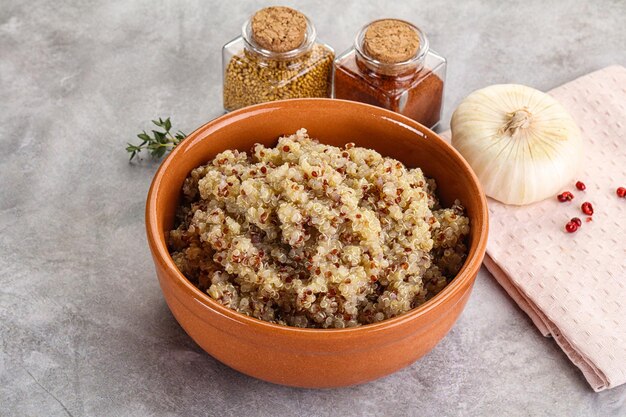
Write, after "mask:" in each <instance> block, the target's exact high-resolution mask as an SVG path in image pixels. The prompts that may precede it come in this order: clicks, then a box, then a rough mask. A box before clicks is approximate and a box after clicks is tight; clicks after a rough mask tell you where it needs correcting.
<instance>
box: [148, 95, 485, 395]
mask: <svg viewBox="0 0 626 417" xmlns="http://www.w3.org/2000/svg"><path fill="white" fill-rule="evenodd" d="M301 127H305V128H307V129H308V131H309V134H310V135H311V137H314V138H317V139H318V140H320V141H321V142H323V143H327V144H332V145H337V146H342V145H344V144H346V143H347V142H354V143H355V144H356V145H357V146H363V147H367V148H372V149H375V150H377V151H378V152H380V153H381V154H382V155H383V156H390V157H392V158H396V159H398V160H400V161H402V162H403V163H405V164H406V165H407V166H408V167H417V166H418V167H421V168H422V169H423V170H424V173H425V174H426V175H427V176H429V177H434V178H435V179H436V181H437V184H438V194H439V196H440V198H441V200H442V201H443V202H444V203H445V204H450V203H451V202H452V201H453V200H454V199H455V198H458V199H460V200H461V202H462V204H463V205H464V206H465V207H466V209H467V213H468V215H469V217H470V222H471V223H470V224H471V234H470V237H469V239H470V249H469V255H468V257H467V261H466V262H465V265H464V266H463V268H462V269H461V271H460V272H459V274H458V275H457V276H456V278H454V280H453V281H452V282H451V283H450V284H449V285H448V286H447V287H446V288H445V289H444V290H443V291H442V292H440V293H439V294H438V295H437V296H435V297H434V298H433V299H431V300H430V301H428V302H427V303H425V304H424V305H422V306H420V307H418V308H416V309H414V310H411V311H410V312H408V313H406V314H403V315H401V316H398V317H396V318H393V319H389V320H385V321H382V322H380V323H376V324H370V325H367V326H362V327H356V328H349V329H328V330H322V329H299V328H293V327H287V326H280V325H276V324H271V323H267V322H264V321H261V320H258V319H255V318H252V317H248V316H245V315H243V314H240V313H237V312H235V311H234V310H231V309H228V308H226V307H224V306H222V305H220V304H218V303H217V302H215V301H214V300H213V299H211V298H210V297H209V296H208V295H207V294H205V293H203V292H201V291H200V290H198V289H197V288H196V287H195V286H194V285H193V284H192V283H191V282H189V281H188V280H187V279H186V278H185V277H184V276H183V275H182V274H181V273H180V272H179V271H178V269H177V268H176V266H175V265H174V262H173V261H172V258H171V257H170V255H169V252H168V249H167V245H166V241H165V232H166V231H167V230H169V229H170V228H171V227H172V224H173V220H174V212H175V210H176V207H177V204H178V201H179V197H180V194H181V186H182V183H183V180H184V179H185V177H186V176H187V175H188V174H189V172H190V171H191V170H192V169H193V168H195V167H197V166H199V165H201V164H203V163H205V162H207V161H208V160H210V159H211V158H213V157H214V156H215V155H216V154H217V153H219V152H221V151H223V150H225V149H233V148H236V149H239V150H244V151H248V150H249V149H250V147H251V146H252V145H253V144H254V143H255V142H260V143H263V144H265V145H274V144H275V143H276V141H277V138H278V137H279V136H281V135H284V134H292V133H294V132H295V131H296V130H297V129H299V128H301ZM487 226H488V224H487V203H486V200H485V196H484V194H483V192H482V190H481V188H480V185H479V183H478V180H477V178H476V176H475V175H474V173H473V172H472V170H471V169H470V167H469V165H468V164H467V163H466V162H465V160H463V158H462V157H461V156H460V155H459V154H458V153H457V152H456V151H455V150H454V149H453V148H452V147H451V146H450V145H448V144H447V143H445V142H444V141H443V140H442V139H441V138H440V137H439V136H437V135H436V134H435V133H433V132H432V131H431V130H429V129H427V128H425V127H423V126H422V125H420V124H418V123H416V122H414V121H413V120H410V119H408V118H406V117H404V116H401V115H399V114H396V113H393V112H391V111H387V110H384V109H380V108H378V107H373V106H369V105H366V104H360V103H356V102H350V101H343V100H330V99H302V100H288V101H282V102H272V103H265V104H261V105H257V106H252V107H248V108H245V109H242V110H239V111H235V112H232V113H229V114H227V115H224V116H222V117H219V118H217V119H215V120H213V121H211V122H209V123H207V124H205V125H204V126H202V127H201V128H199V129H197V130H196V131H195V132H193V133H192V134H191V135H189V137H188V138H187V139H186V140H185V141H184V142H183V143H182V144H180V145H179V146H178V147H177V148H176V149H175V150H174V151H173V152H172V153H171V154H170V155H169V156H168V157H167V159H166V160H165V161H164V162H163V163H162V165H161V167H160V168H159V170H158V171H157V173H156V175H155V176H154V180H153V181H152V186H151V187H150V192H149V194H148V201H147V206H146V229H147V234H148V242H149V244H150V250H151V251H152V256H153V258H154V263H155V265H156V271H157V275H158V277H159V282H160V284H161V289H162V290H163V295H164V296H165V300H166V301H167V304H168V306H169V308H170V310H171V311H172V313H173V314H174V317H176V320H178V322H179V323H180V325H181V326H182V327H183V329H184V330H185V331H186V332H187V334H189V336H191V337H192V338H193V340H194V341H195V342H196V343H198V345H200V346H201V347H202V348H203V349H204V350H205V351H207V352H208V353H209V354H210V355H211V356H213V357H215V358H216V359H218V360H220V361H221V362H223V363H225V364H226V365H228V366H230V367H232V368H234V369H236V370H238V371H240V372H243V373H244V374H247V375H250V376H253V377H256V378H259V379H262V380H265V381H270V382H274V383H277V384H284V385H291V386H297V387H311V388H323V387H339V386H346V385H352V384H358V383H362V382H366V381H369V380H372V379H375V378H379V377H382V376H384V375H388V374H390V373H392V372H394V371H397V370H398V369H401V368H403V367H405V366H407V365H409V364H411V363H413V362H414V361H415V360H417V359H419V358H420V357H422V356H424V355H425V354H426V353H428V352H429V351H430V350H431V349H432V348H433V347H434V346H435V345H436V344H437V343H438V342H439V341H440V340H441V339H442V338H443V337H444V336H445V335H446V333H448V331H449V330H450V328H451V327H452V325H453V324H454V322H455V321H456V319H457V318H458V317H459V314H461V311H462V310H463V307H464V306H465V303H466V301H467V299H468V297H469V295H470V292H471V289H472V285H473V283H474V279H475V278H476V274H477V273H478V270H479V268H480V265H481V262H482V259H483V256H484V253H485V246H486V243H487ZM444 366H445V365H444Z"/></svg>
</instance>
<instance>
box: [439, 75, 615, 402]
mask: <svg viewBox="0 0 626 417" xmlns="http://www.w3.org/2000/svg"><path fill="white" fill-rule="evenodd" d="M549 94H550V95H551V96H553V97H554V98H556V99H557V100H558V101H559V102H560V103H561V104H562V105H563V106H565V108H566V109H567V110H568V111H569V112H570V114H571V115H572V117H573V118H574V120H575V121H576V122H577V123H578V126H579V127H580V129H581V131H582V134H583V143H584V145H583V146H584V151H583V152H584V158H583V163H582V164H581V167H580V170H579V172H578V174H577V177H576V178H575V179H574V180H573V182H572V183H571V184H568V185H566V186H564V187H563V191H565V190H570V191H572V193H573V194H574V195H575V198H574V200H573V201H571V202H567V203H560V202H558V201H557V198H556V196H554V198H550V199H547V200H544V201H541V202H539V203H535V204H532V205H529V206H523V207H516V206H508V205H505V204H502V203H499V202H497V201H495V200H492V199H489V213H490V225H489V228H490V235H489V242H488V244H487V255H486V256H485V266H486V267H487V269H488V270H489V271H490V272H491V273H492V274H493V276H494V277H495V278H496V280H497V281H498V282H499V283H500V285H502V287H504V289H505V290H506V291H507V292H508V293H509V295H510V296H511V297H512V298H513V300H514V301H515V302H516V303H517V304H518V305H519V306H520V308H521V309H522V310H523V311H524V312H526V314H528V315H529V316H530V318H531V319H532V321H533V323H534V324H535V325H536V326H537V328H538V329H539V331H540V332H541V333H542V334H543V335H544V336H552V337H553V338H554V339H555V340H556V342H557V343H558V345H559V346H560V347H561V349H563V351H564V352H565V353H566V354H567V356H568V357H569V358H570V359H571V361H572V362H573V363H574V364H575V365H576V366H578V367H579V368H580V369H581V371H582V372H583V374H584V375H585V378H587V381H588V382H589V384H590V385H591V386H592V388H593V389H594V390H595V391H602V390H604V389H606V388H612V387H615V386H618V385H620V384H623V383H625V382H626V199H623V198H618V196H617V195H616V189H617V188H618V187H619V186H623V187H626V68H624V67H621V66H611V67H607V68H604V69H602V70H600V71H596V72H593V73H591V74H588V75H585V76H583V77H581V78H578V79H576V80H574V81H572V82H569V83H567V84H565V85H563V86H561V87H558V88H556V89H554V90H552V91H550V92H549ZM444 136H448V137H449V133H448V134H447V135H446V134H444ZM576 180H581V181H583V182H584V183H585V185H586V186H587V188H586V190H585V191H578V190H576V187H575V186H574V182H575V181H576ZM584 201H589V202H591V203H592V204H593V207H594V211H595V212H594V215H593V221H591V222H587V221H586V216H585V215H583V214H582V212H581V210H580V205H581V203H583V202H584ZM572 217H579V218H581V219H582V221H583V223H582V227H581V228H580V229H579V230H578V231H577V232H576V233H572V234H570V233H566V232H565V231H564V226H565V223H567V222H568V221H569V220H570V219H571V218H572Z"/></svg>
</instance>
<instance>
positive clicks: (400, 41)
mask: <svg viewBox="0 0 626 417" xmlns="http://www.w3.org/2000/svg"><path fill="white" fill-rule="evenodd" d="M445 73H446V60H445V59H444V58H443V57H441V56H440V55H438V54H437V53H436V52H434V51H432V50H430V49H429V45H428V39H427V38H426V35H425V34H424V33H423V32H422V31H421V30H420V29H419V28H417V27H416V26H414V25H412V24H410V23H408V22H405V21H402V20H396V19H383V20H376V21H374V22H372V23H370V24H368V25H366V26H365V27H364V28H363V29H361V31H360V32H359V34H358V35H357V37H356V40H355V44H354V47H353V48H351V49H350V50H348V51H347V52H345V53H344V54H342V55H341V56H339V57H338V58H337V59H336V60H335V84H334V94H335V98H339V99H345V100H354V101H360V102H363V103H368V104H373V105H375V106H379V107H384V108H386V109H389V110H393V111H395V112H398V113H401V114H403V115H405V116H408V117H410V118H412V119H414V120H416V121H418V122H419V123H422V124H423V125H424V126H426V127H429V128H434V127H435V126H436V125H437V124H438V123H439V120H440V119H441V108H442V104H443V89H444V80H445Z"/></svg>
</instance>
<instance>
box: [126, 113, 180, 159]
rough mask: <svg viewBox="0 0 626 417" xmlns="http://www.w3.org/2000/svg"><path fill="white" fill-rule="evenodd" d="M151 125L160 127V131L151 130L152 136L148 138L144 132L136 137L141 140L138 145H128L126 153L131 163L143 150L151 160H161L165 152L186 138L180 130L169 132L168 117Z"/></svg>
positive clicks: (169, 123) (170, 127)
mask: <svg viewBox="0 0 626 417" xmlns="http://www.w3.org/2000/svg"><path fill="white" fill-rule="evenodd" d="M152 123H154V124H155V125H156V126H157V127H160V128H161V129H162V131H159V130H152V135H153V136H150V135H149V134H148V133H146V131H145V130H144V131H142V132H141V133H140V134H138V135H137V137H138V138H139V139H141V143H140V144H138V145H133V144H132V143H128V144H127V145H128V146H126V151H127V152H129V153H130V160H131V161H132V160H133V158H135V156H137V154H139V153H140V152H141V151H142V150H144V149H146V150H147V151H148V152H149V153H150V155H151V156H152V158H153V159H159V158H162V157H163V155H165V153H166V152H168V151H171V150H172V149H174V148H175V147H176V145H178V144H179V143H180V142H181V141H182V140H183V139H185V137H187V135H186V134H185V133H183V132H182V131H180V130H179V131H178V132H176V133H172V132H171V129H172V122H171V121H170V118H169V117H168V118H167V119H165V120H163V119H161V118H160V117H159V120H153V121H152Z"/></svg>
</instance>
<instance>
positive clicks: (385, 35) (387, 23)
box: [363, 19, 420, 64]
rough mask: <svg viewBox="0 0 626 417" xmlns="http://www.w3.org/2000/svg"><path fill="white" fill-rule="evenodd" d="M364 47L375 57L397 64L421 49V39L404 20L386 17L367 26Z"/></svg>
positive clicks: (381, 60) (378, 59)
mask: <svg viewBox="0 0 626 417" xmlns="http://www.w3.org/2000/svg"><path fill="white" fill-rule="evenodd" d="M363 47H364V49H365V52H367V54H368V55H369V56H370V57H372V58H373V59H375V60H377V61H380V62H385V63H389V64H395V63H399V62H404V61H407V60H409V59H411V58H413V57H414V56H415V55H416V54H417V51H418V50H419V47H420V39H419V35H418V33H417V31H416V30H415V28H414V27H413V26H411V25H410V24H408V23H406V22H403V21H402V20H396V19H384V20H377V21H375V22H373V23H372V24H370V25H369V26H368V27H367V30H366V31H365V36H364V37H363Z"/></svg>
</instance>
